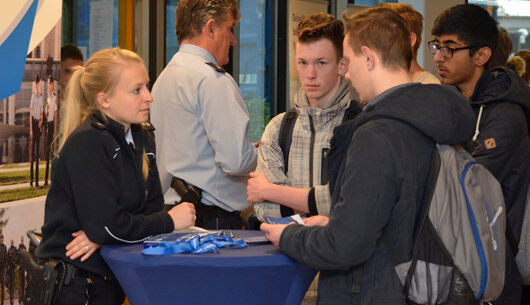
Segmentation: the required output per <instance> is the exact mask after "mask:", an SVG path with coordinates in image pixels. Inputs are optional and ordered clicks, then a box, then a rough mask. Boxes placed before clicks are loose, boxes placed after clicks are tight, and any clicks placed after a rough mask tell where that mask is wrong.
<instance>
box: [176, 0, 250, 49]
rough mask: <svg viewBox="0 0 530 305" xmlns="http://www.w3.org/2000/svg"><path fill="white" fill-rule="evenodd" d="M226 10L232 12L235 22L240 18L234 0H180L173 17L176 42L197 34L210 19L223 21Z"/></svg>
mask: <svg viewBox="0 0 530 305" xmlns="http://www.w3.org/2000/svg"><path fill="white" fill-rule="evenodd" d="M227 12H231V13H232V17H234V20H235V21H236V22H238V21H239V19H241V14H240V13H239V7H238V5H237V1H235V0H181V1H180V2H179V4H178V5H177V9H176V18H175V19H176V21H175V29H176V33H177V41H178V43H181V42H182V40H184V39H189V38H193V37H195V36H197V35H199V34H200V33H201V31H202V28H203V27H204V26H205V25H206V22H208V20H210V19H213V20H215V21H216V22H218V23H220V24H221V23H223V22H225V21H226V20H225V19H226V13H227Z"/></svg>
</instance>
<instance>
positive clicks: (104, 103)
mask: <svg viewBox="0 0 530 305" xmlns="http://www.w3.org/2000/svg"><path fill="white" fill-rule="evenodd" d="M96 98H97V100H98V104H99V106H100V107H101V109H109V108H110V102H109V98H108V96H107V94H106V93H104V92H99V93H98V95H97V96H96Z"/></svg>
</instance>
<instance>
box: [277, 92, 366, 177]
mask: <svg viewBox="0 0 530 305" xmlns="http://www.w3.org/2000/svg"><path fill="white" fill-rule="evenodd" d="M361 111H363V109H362V107H361V105H359V102H357V101H356V100H352V101H351V102H350V106H349V107H348V109H346V111H345V112H344V117H343V118H342V124H344V123H345V122H347V121H350V120H353V119H354V118H355V117H356V116H357V115H358V114H359V113H361ZM297 118H298V112H297V111H296V108H291V109H289V110H287V112H285V115H284V116H283V119H282V123H281V125H280V135H279V137H278V145H279V146H280V149H281V150H282V153H283V160H284V167H283V168H284V172H285V173H287V168H288V165H289V151H290V149H291V142H292V139H293V130H294V123H295V122H296V119H297Z"/></svg>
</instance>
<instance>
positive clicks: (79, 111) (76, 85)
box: [58, 48, 149, 180]
mask: <svg viewBox="0 0 530 305" xmlns="http://www.w3.org/2000/svg"><path fill="white" fill-rule="evenodd" d="M131 63H137V64H142V65H143V64H144V62H143V60H142V58H141V57H140V56H138V55H137V54H136V53H134V52H131V51H128V50H124V49H120V48H113V49H104V50H101V51H98V52H96V53H94V55H92V57H90V59H88V61H87V62H86V65H85V67H81V66H77V67H76V68H74V69H75V72H74V74H73V75H72V78H71V79H70V82H69V83H68V86H67V87H66V101H65V103H64V105H65V106H64V118H63V120H62V122H61V128H60V129H61V131H60V133H59V136H60V140H59V151H60V150H61V149H62V148H63V145H64V143H65V142H66V140H67V139H68V136H70V134H71V133H72V132H73V131H74V130H75V129H76V128H77V126H79V125H80V124H81V123H82V122H83V121H84V120H85V119H86V118H87V117H88V116H90V115H92V114H93V113H94V112H96V111H99V110H100V108H99V104H98V101H97V95H98V93H99V92H105V93H111V92H112V91H113V90H114V88H115V87H116V85H117V84H118V81H119V79H120V77H119V75H120V71H121V68H123V67H124V66H127V65H130V64H131ZM59 136H58V137H59ZM148 164H149V163H148V162H147V155H146V153H145V150H144V153H143V162H142V174H143V176H144V179H145V180H147V175H148V173H149V168H148Z"/></svg>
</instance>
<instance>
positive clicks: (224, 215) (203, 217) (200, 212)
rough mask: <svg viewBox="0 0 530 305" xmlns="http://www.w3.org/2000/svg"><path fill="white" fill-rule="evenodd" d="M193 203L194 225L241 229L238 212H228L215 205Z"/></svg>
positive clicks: (241, 223)
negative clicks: (195, 217)
mask: <svg viewBox="0 0 530 305" xmlns="http://www.w3.org/2000/svg"><path fill="white" fill-rule="evenodd" d="M194 205H195V215H196V216H197V219H196V220H195V225H196V226H197V227H201V228H204V229H207V230H223V229H224V230H241V229H242V228H243V221H242V220H241V216H239V212H228V211H225V210H223V209H221V208H219V207H217V206H208V205H204V204H202V203H197V204H194Z"/></svg>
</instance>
